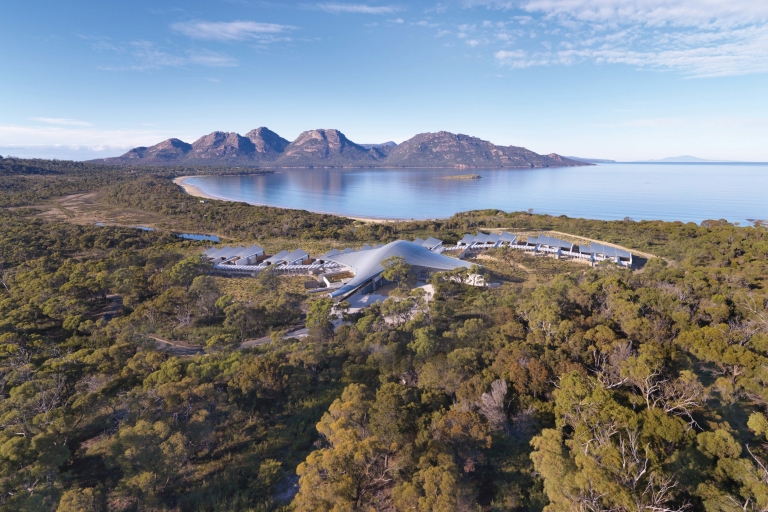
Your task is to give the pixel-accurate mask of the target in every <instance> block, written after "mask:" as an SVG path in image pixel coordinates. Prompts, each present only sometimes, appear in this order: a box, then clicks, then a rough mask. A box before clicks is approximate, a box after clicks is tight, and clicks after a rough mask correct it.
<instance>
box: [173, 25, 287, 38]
mask: <svg viewBox="0 0 768 512" xmlns="http://www.w3.org/2000/svg"><path fill="white" fill-rule="evenodd" d="M295 28H296V27H293V26H291V25H279V24H277V23H259V22H255V21H231V22H225V21H187V22H180V23H173V24H172V25H171V30H173V31H174V32H178V33H179V34H183V35H185V36H187V37H191V38H192V39H201V40H205V41H247V40H254V39H255V40H257V41H260V42H274V41H278V40H284V39H285V38H284V37H278V36H279V35H280V34H284V33H286V32H289V31H291V30H294V29H295Z"/></svg>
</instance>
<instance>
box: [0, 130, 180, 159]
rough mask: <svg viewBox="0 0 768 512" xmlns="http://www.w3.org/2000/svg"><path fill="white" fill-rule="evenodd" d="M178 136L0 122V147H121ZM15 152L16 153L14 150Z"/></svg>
mask: <svg viewBox="0 0 768 512" xmlns="http://www.w3.org/2000/svg"><path fill="white" fill-rule="evenodd" d="M173 136H179V134H170V133H168V132H164V131H160V130H150V129H107V130H103V129H95V128H89V127H77V126H22V125H0V146H2V147H4V148H8V147H54V146H66V147H70V148H75V147H84V148H90V149H92V150H95V149H97V148H112V149H121V150H123V151H125V150H127V149H130V148H133V147H136V146H148V145H152V144H157V143H158V142H160V141H161V140H165V139H167V138H169V137H173ZM11 154H13V152H11Z"/></svg>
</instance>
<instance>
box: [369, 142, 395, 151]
mask: <svg viewBox="0 0 768 512" xmlns="http://www.w3.org/2000/svg"><path fill="white" fill-rule="evenodd" d="M360 145H361V146H363V147H364V148H365V149H371V148H378V149H383V148H393V147H395V146H397V143H395V142H392V141H389V142H382V143H381V144H360Z"/></svg>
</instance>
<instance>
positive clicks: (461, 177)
mask: <svg viewBox="0 0 768 512" xmlns="http://www.w3.org/2000/svg"><path fill="white" fill-rule="evenodd" d="M480 178H482V176H480V175H479V174H459V175H456V176H443V179H444V180H479V179H480Z"/></svg>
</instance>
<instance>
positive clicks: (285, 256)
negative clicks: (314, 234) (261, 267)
mask: <svg viewBox="0 0 768 512" xmlns="http://www.w3.org/2000/svg"><path fill="white" fill-rule="evenodd" d="M309 262H310V261H309V253H308V252H306V251H302V250H301V249H296V250H295V251H290V252H289V251H280V252H279V253H277V254H275V255H274V256H270V257H269V258H267V259H265V260H264V263H266V264H267V265H306V264H308V263H309Z"/></svg>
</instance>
